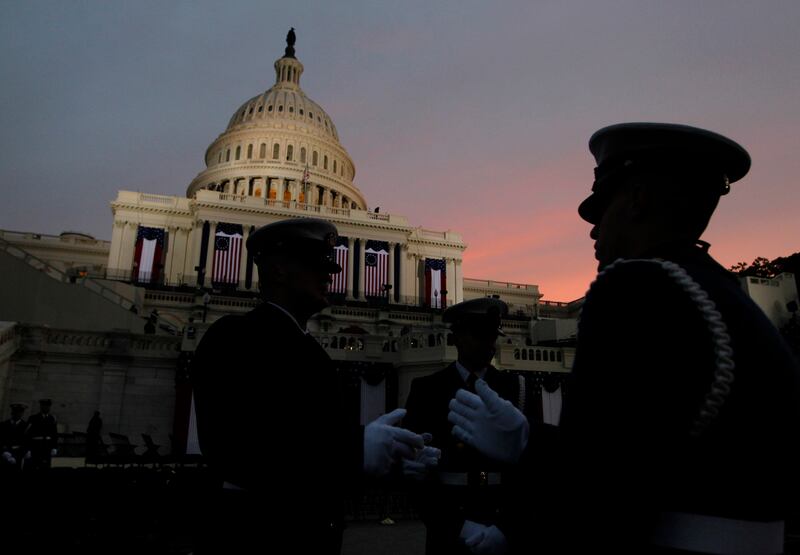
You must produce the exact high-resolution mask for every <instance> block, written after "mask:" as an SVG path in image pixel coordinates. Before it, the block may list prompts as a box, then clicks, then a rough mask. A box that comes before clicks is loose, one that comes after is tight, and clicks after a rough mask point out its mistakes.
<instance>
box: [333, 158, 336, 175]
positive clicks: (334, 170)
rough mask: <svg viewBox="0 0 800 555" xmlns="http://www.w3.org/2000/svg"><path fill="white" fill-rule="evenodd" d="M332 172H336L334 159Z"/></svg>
mask: <svg viewBox="0 0 800 555" xmlns="http://www.w3.org/2000/svg"><path fill="white" fill-rule="evenodd" d="M333 173H336V160H334V161H333Z"/></svg>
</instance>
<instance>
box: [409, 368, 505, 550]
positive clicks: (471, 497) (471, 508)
mask: <svg viewBox="0 0 800 555" xmlns="http://www.w3.org/2000/svg"><path fill="white" fill-rule="evenodd" d="M484 380H485V381H486V383H487V384H488V385H489V387H491V388H492V389H494V390H495V391H497V393H498V394H499V395H500V397H502V398H504V399H508V400H510V401H511V402H513V403H514V404H515V405H516V404H517V403H518V399H519V379H518V377H517V376H515V375H512V374H508V373H505V372H501V371H498V370H496V369H495V368H492V367H490V368H488V369H487V372H486V375H485V376H484ZM465 387H466V384H465V382H464V380H463V379H462V378H461V375H460V374H459V372H458V369H457V368H456V365H455V363H452V364H450V365H449V366H448V367H447V368H445V369H444V370H440V371H438V372H436V373H434V374H431V375H430V376H424V377H420V378H416V379H414V381H413V382H412V383H411V391H410V392H409V394H408V400H407V402H406V409H407V411H408V412H407V414H406V417H405V418H404V420H403V425H404V426H405V427H406V428H408V429H409V430H411V431H413V432H416V433H424V432H429V433H431V434H432V435H433V440H432V441H431V445H433V446H434V447H438V448H439V449H441V450H442V458H441V459H440V461H439V467H438V468H439V471H440V472H453V473H465V472H466V473H470V474H472V475H473V476H474V475H476V474H478V473H479V472H492V473H500V472H502V471H504V470H507V469H505V468H504V466H503V465H502V464H500V463H497V462H495V461H492V460H491V459H489V458H487V457H485V456H483V455H481V454H480V453H479V452H478V451H476V450H475V449H472V448H471V447H469V446H466V445H464V444H463V443H461V442H459V441H458V440H457V439H455V437H453V435H452V433H451V431H452V429H453V425H452V424H451V423H450V422H449V421H448V420H447V413H448V412H449V408H448V405H449V403H450V400H451V399H453V398H454V397H455V395H456V392H457V391H458V390H459V389H462V388H465ZM506 474H507V473H506ZM503 479H506V476H505V475H504V476H503ZM413 486H414V490H415V493H414V497H415V500H416V503H415V505H416V506H417V510H418V512H419V513H420V516H421V518H422V520H423V521H424V522H425V526H426V528H427V541H426V553H428V555H434V554H442V553H444V554H450V553H453V554H457V553H466V552H467V551H465V548H464V547H463V545H462V544H461V542H460V541H459V534H460V532H461V527H462V526H463V524H464V520H465V519H467V520H473V521H476V522H481V523H483V524H498V525H499V524H500V522H501V520H502V518H503V515H502V514H501V513H502V510H503V509H504V508H505V500H504V499H503V492H502V487H497V486H489V487H486V486H485V485H484V486H481V485H469V486H466V487H464V486H446V485H442V484H441V481H440V478H439V475H438V472H434V473H432V474H431V475H430V476H429V478H428V479H427V480H426V481H425V482H423V483H421V484H414V485H413Z"/></svg>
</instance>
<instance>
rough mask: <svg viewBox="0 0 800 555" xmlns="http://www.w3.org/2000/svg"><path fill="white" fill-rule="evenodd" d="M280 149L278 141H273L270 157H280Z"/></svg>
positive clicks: (275, 158) (274, 158)
mask: <svg viewBox="0 0 800 555" xmlns="http://www.w3.org/2000/svg"><path fill="white" fill-rule="evenodd" d="M280 149H281V147H280V146H278V143H275V145H274V146H273V147H272V159H273V160H277V159H278V158H280Z"/></svg>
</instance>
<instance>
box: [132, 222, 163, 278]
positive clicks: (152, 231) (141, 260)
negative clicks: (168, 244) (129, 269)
mask: <svg viewBox="0 0 800 555" xmlns="http://www.w3.org/2000/svg"><path fill="white" fill-rule="evenodd" d="M164 239H165V232H164V230H163V229H159V228H156V227H143V226H139V231H138V232H137V234H136V251H135V253H134V257H133V281H136V282H138V283H153V282H156V281H158V278H159V275H160V273H161V264H162V260H163V257H164V243H165V241H164Z"/></svg>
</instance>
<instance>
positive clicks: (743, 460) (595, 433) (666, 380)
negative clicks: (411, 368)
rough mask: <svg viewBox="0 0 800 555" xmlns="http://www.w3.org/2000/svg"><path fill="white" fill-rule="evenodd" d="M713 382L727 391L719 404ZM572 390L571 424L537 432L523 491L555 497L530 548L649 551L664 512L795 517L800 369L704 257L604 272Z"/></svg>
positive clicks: (535, 523) (521, 528) (666, 257)
mask: <svg viewBox="0 0 800 555" xmlns="http://www.w3.org/2000/svg"><path fill="white" fill-rule="evenodd" d="M661 261H667V262H672V263H674V264H676V265H677V266H678V267H679V268H680V269H681V270H680V271H675V266H670V267H669V268H665V265H664V264H663V263H662V262H661ZM687 277H688V279H687ZM692 283H694V284H695V285H692ZM689 289H691V290H692V291H689ZM701 292H702V293H701ZM703 295H705V296H707V299H708V301H710V303H709V302H707V301H704V300H703V299H702V296H703ZM702 306H705V308H706V309H707V310H703V309H702ZM708 309H710V310H708ZM725 337H728V338H729V340H726V339H725ZM720 338H722V343H720ZM726 344H727V346H725V345H726ZM720 345H722V346H720ZM728 348H729V350H726V349H728ZM721 355H724V356H721ZM723 359H729V360H731V361H732V362H733V369H732V375H731V374H728V373H726V372H723V371H721V370H720V369H721V368H723V367H726V365H725V364H722V365H720V363H719V361H721V360H723ZM731 377H732V378H733V379H732V381H730V379H729V378H731ZM713 384H716V385H713ZM712 385H713V389H715V390H716V391H718V392H719V391H724V393H723V394H721V395H716V396H711V395H710V394H711V392H712ZM569 386H570V389H569V391H570V395H569V396H568V397H566V398H565V399H564V404H563V410H562V415H561V426H560V428H559V429H555V428H537V429H534V430H532V432H531V439H530V442H529V445H528V449H527V452H526V454H525V458H524V461H523V466H525V467H526V470H527V472H526V477H527V480H528V483H527V487H526V488H522V489H520V490H519V492H520V494H521V495H522V496H523V497H525V498H527V499H534V496H535V498H537V499H539V500H542V499H545V500H546V503H542V502H541V501H540V502H538V503H537V502H531V503H529V504H528V510H527V511H526V512H522V513H519V514H520V515H524V516H522V517H521V518H519V519H518V521H517V524H516V525H515V527H514V531H513V534H514V535H516V537H517V539H518V540H519V539H520V538H521V539H524V540H526V541H527V542H528V543H529V544H531V549H538V552H544V553H547V552H576V550H579V551H580V550H581V549H594V550H598V551H606V550H607V549H612V550H615V551H616V552H638V553H643V552H647V549H650V548H648V547H647V546H648V545H649V544H650V541H651V538H652V537H653V534H655V533H656V532H657V531H658V525H657V522H658V519H659V515H662V514H664V513H665V512H680V513H689V514H698V515H712V516H718V517H724V518H729V519H737V520H751V521H762V522H765V521H770V520H777V519H780V518H783V517H784V516H785V512H786V503H787V501H788V499H789V496H790V495H792V492H795V491H796V489H795V488H794V485H793V482H794V480H793V478H792V476H793V475H794V474H796V472H794V471H792V470H791V469H790V466H789V464H790V461H791V460H792V458H791V456H790V449H791V444H792V443H793V441H794V439H793V438H796V437H797V429H798V422H800V420H799V419H798V407H800V393H799V391H800V389H798V368H797V362H796V361H795V360H794V358H793V356H792V355H791V353H790V351H789V350H788V347H787V346H786V345H785V343H784V342H783V341H782V339H781V337H780V334H779V332H778V330H777V329H775V327H774V326H773V325H772V324H771V323H770V322H769V320H768V319H767V318H766V316H765V315H764V314H763V312H762V311H761V310H760V309H759V308H758V307H757V306H756V305H755V304H754V303H753V301H752V300H751V299H750V298H748V297H747V295H746V294H745V293H744V291H743V290H742V288H741V286H740V284H739V282H738V280H737V279H736V278H735V277H734V276H733V275H732V274H730V273H729V272H728V271H726V270H725V269H724V268H722V267H721V266H720V265H719V264H717V263H716V262H715V261H714V260H713V259H712V258H711V257H710V256H709V255H708V254H707V253H706V252H705V251H704V250H702V249H701V248H698V247H695V246H672V247H668V248H662V249H658V250H657V251H654V252H653V253H652V257H651V258H647V259H642V260H638V261H625V262H623V263H617V264H615V265H614V266H613V267H611V268H609V269H607V270H606V271H604V272H602V273H601V274H600V275H599V276H598V278H597V280H596V281H595V283H594V285H593V286H592V288H591V289H590V291H589V293H588V294H587V297H586V301H585V304H584V307H583V310H582V314H581V319H580V325H579V328H578V340H577V347H576V357H575V364H574V367H573V371H572V373H571V375H570V383H569ZM709 408H710V409H711V410H710V411H709V410H708V409H709ZM703 411H705V412H706V414H708V413H709V412H710V413H711V414H712V416H711V417H710V418H707V419H703V418H699V416H700V415H701V413H702V412H703ZM699 422H703V423H704V424H703V425H699V424H698V423H699ZM600 546H603V547H602V548H600Z"/></svg>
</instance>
